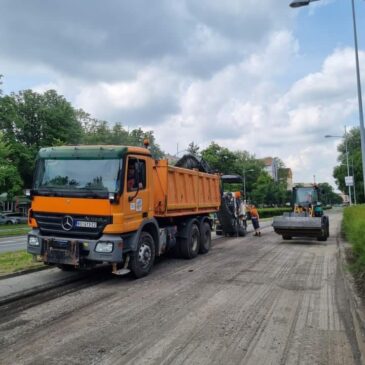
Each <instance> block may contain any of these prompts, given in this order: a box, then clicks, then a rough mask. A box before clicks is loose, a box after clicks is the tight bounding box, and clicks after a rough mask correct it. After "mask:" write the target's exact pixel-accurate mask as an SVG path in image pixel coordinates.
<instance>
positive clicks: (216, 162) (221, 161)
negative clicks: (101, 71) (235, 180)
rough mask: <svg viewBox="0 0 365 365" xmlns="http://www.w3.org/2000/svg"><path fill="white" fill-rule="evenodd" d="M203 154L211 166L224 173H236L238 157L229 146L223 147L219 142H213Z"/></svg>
mask: <svg viewBox="0 0 365 365" xmlns="http://www.w3.org/2000/svg"><path fill="white" fill-rule="evenodd" d="M201 155H202V157H203V159H204V160H205V161H207V163H208V164H209V166H210V167H211V168H212V169H213V170H215V171H217V172H220V173H222V174H232V173H235V163H236V160H237V157H236V156H235V154H234V153H233V152H231V151H230V150H229V149H228V148H225V147H221V146H219V145H218V144H217V143H215V142H212V143H211V144H210V145H209V146H208V147H207V148H206V149H204V150H203V151H202V152H201Z"/></svg>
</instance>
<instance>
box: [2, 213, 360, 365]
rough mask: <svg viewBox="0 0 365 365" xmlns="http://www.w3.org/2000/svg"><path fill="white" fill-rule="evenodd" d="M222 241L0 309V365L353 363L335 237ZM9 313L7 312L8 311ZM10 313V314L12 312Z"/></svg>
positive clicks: (336, 219) (334, 227)
mask: <svg viewBox="0 0 365 365" xmlns="http://www.w3.org/2000/svg"><path fill="white" fill-rule="evenodd" d="M340 219H341V213H340V212H339V213H333V214H331V217H330V220H331V237H330V239H329V240H328V241H327V242H326V243H323V242H317V241H316V240H311V239H309V240H292V241H282V240H281V237H280V236H278V235H276V234H275V233H274V232H273V231H272V229H271V228H269V229H265V230H264V231H263V236H262V237H260V238H259V237H253V236H252V234H250V235H249V236H246V237H244V238H229V239H228V238H224V239H220V240H217V241H215V242H214V245H213V248H212V250H211V251H210V252H209V253H208V254H207V255H201V256H199V257H198V258H196V259H194V260H192V261H186V260H177V259H172V258H163V259H161V260H159V261H158V262H157V263H156V265H155V267H154V269H153V272H152V273H151V275H149V276H148V277H146V278H143V279H140V280H133V279H131V278H130V277H122V278H119V277H111V278H109V279H108V280H105V281H102V282H99V283H96V284H90V286H87V287H83V288H81V289H80V290H77V291H73V292H70V293H66V294H60V296H59V297H55V296H54V295H53V296H50V297H49V298H48V299H47V297H45V298H44V301H43V302H39V301H35V302H34V305H32V306H29V305H28V306H27V307H25V308H24V309H22V308H21V307H19V308H12V309H13V311H11V310H9V313H10V314H9V313H8V314H7V312H6V308H2V309H0V363H1V364H48V365H49V364H253V365H257V364H330V365H335V364H361V360H360V354H359V351H358V348H357V343H356V341H355V340H354V333H353V324H352V319H351V315H350V313H349V310H348V302H347V298H346V295H345V293H344V289H343V281H342V276H341V275H340V271H339V268H338V259H337V246H336V237H335V236H336V233H337V232H338V230H339V224H340ZM11 305H12V306H16V305H17V303H16V302H14V303H12V304H11ZM14 309H17V310H14Z"/></svg>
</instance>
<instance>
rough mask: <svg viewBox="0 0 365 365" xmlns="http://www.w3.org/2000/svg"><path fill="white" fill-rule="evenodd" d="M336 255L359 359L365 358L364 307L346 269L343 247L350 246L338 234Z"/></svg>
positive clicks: (352, 279)
mask: <svg viewBox="0 0 365 365" xmlns="http://www.w3.org/2000/svg"><path fill="white" fill-rule="evenodd" d="M336 241H337V247H338V256H339V259H340V265H339V267H340V270H341V275H342V278H343V282H344V287H345V291H346V297H347V298H348V302H349V304H350V312H351V316H352V319H353V325H354V332H355V337H356V341H357V345H358V348H359V350H360V353H361V361H362V363H363V364H364V363H365V362H364V360H365V307H364V305H363V303H362V300H361V298H360V297H359V295H358V294H357V291H356V286H355V281H354V278H353V276H352V275H351V273H350V272H349V271H348V269H347V267H348V264H347V260H346V252H345V249H346V248H349V247H351V245H350V244H349V243H348V242H345V241H344V240H342V238H341V236H340V234H337V237H336Z"/></svg>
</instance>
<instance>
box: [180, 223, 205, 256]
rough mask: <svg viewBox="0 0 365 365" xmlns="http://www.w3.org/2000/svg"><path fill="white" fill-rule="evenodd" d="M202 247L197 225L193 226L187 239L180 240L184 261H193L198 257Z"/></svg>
mask: <svg viewBox="0 0 365 365" xmlns="http://www.w3.org/2000/svg"><path fill="white" fill-rule="evenodd" d="M199 246H200V232H199V228H198V226H197V225H196V224H192V225H191V226H190V229H189V231H188V235H187V238H182V239H181V240H180V250H181V255H182V257H183V258H184V259H193V258H194V257H196V256H197V255H198V252H199Z"/></svg>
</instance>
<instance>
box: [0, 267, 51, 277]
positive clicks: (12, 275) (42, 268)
mask: <svg viewBox="0 0 365 365" xmlns="http://www.w3.org/2000/svg"><path fill="white" fill-rule="evenodd" d="M51 268H52V267H51V266H40V267H36V268H34V269H27V270H21V271H17V272H13V273H11V274H6V275H2V276H0V280H5V279H10V278H15V277H17V276H21V275H27V274H32V273H34V272H37V271H43V270H49V269H51Z"/></svg>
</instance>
